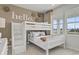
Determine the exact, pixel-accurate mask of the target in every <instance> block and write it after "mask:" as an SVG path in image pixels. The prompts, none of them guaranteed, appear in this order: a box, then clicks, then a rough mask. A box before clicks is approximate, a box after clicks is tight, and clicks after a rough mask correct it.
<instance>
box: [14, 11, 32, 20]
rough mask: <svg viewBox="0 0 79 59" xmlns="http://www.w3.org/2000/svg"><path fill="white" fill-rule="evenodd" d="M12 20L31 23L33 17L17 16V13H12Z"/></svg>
mask: <svg viewBox="0 0 79 59" xmlns="http://www.w3.org/2000/svg"><path fill="white" fill-rule="evenodd" d="M12 19H17V20H26V21H29V20H32V16H28V15H27V14H22V15H17V14H16V13H15V12H12Z"/></svg>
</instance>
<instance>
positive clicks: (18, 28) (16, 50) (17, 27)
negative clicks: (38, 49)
mask: <svg viewBox="0 0 79 59" xmlns="http://www.w3.org/2000/svg"><path fill="white" fill-rule="evenodd" d="M12 54H13V55H25V54H26V30H25V27H24V24H23V23H14V22H12Z"/></svg>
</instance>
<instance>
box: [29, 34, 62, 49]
mask: <svg viewBox="0 0 79 59" xmlns="http://www.w3.org/2000/svg"><path fill="white" fill-rule="evenodd" d="M46 38H47V40H46V41H42V40H41V39H40V38H39V37H36V38H34V39H33V40H30V41H31V42H32V43H34V44H36V45H37V46H39V47H41V48H43V49H50V48H52V47H54V46H55V45H58V44H62V43H64V35H59V36H47V37H46Z"/></svg>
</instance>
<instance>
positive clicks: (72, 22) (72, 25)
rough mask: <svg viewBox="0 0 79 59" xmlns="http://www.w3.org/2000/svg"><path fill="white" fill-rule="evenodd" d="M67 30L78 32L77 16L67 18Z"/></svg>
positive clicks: (78, 21)
mask: <svg viewBox="0 0 79 59" xmlns="http://www.w3.org/2000/svg"><path fill="white" fill-rule="evenodd" d="M67 30H68V31H69V32H79V17H72V18H68V19H67Z"/></svg>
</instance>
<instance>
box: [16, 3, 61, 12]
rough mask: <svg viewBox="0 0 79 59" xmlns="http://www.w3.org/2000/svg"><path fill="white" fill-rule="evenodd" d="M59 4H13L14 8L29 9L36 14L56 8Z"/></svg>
mask: <svg viewBox="0 0 79 59" xmlns="http://www.w3.org/2000/svg"><path fill="white" fill-rule="evenodd" d="M59 5H60V4H15V6H18V7H22V8H25V9H30V10H33V11H37V12H42V13H44V12H46V11H48V10H50V9H54V8H56V7H58V6H59Z"/></svg>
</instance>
